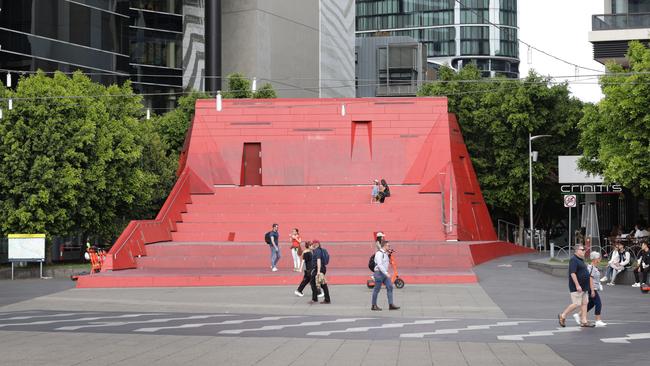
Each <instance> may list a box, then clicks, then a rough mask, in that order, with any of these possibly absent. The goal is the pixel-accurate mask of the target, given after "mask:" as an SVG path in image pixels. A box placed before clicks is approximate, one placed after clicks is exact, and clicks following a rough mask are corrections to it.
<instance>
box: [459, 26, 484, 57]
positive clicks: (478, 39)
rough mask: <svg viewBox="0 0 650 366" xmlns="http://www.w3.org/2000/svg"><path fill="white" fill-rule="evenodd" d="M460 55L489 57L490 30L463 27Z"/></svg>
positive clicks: (461, 30) (461, 29)
mask: <svg viewBox="0 0 650 366" xmlns="http://www.w3.org/2000/svg"><path fill="white" fill-rule="evenodd" d="M460 54H461V55H489V54H490V29H489V28H488V27H461V28H460Z"/></svg>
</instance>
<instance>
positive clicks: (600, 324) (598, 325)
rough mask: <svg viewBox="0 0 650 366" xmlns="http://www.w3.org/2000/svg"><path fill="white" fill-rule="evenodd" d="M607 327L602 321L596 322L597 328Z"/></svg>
mask: <svg viewBox="0 0 650 366" xmlns="http://www.w3.org/2000/svg"><path fill="white" fill-rule="evenodd" d="M606 325H607V323H605V322H604V321H602V320H596V326H597V327H604V326H606Z"/></svg>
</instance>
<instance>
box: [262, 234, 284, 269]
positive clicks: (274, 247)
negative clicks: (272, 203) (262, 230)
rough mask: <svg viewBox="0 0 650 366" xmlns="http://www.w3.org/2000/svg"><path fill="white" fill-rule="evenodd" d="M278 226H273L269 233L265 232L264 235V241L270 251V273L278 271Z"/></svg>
mask: <svg viewBox="0 0 650 366" xmlns="http://www.w3.org/2000/svg"><path fill="white" fill-rule="evenodd" d="M278 228H279V226H278V224H273V226H272V228H271V231H269V232H267V233H266V234H265V235H264V241H265V242H266V244H268V245H269V248H270V249H271V271H273V272H277V271H278V267H277V264H278V261H279V260H280V244H279V242H278V239H279V237H280V235H279V234H278Z"/></svg>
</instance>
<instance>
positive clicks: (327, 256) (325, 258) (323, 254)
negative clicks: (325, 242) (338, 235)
mask: <svg viewBox="0 0 650 366" xmlns="http://www.w3.org/2000/svg"><path fill="white" fill-rule="evenodd" d="M320 250H321V255H320V259H321V262H322V263H323V265H324V266H326V265H328V264H329V263H330V254H329V253H328V252H327V249H324V248H320Z"/></svg>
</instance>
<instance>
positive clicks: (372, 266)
mask: <svg viewBox="0 0 650 366" xmlns="http://www.w3.org/2000/svg"><path fill="white" fill-rule="evenodd" d="M375 254H377V253H373V255H371V256H370V260H369V261H368V269H369V270H370V272H374V271H375V267H376V266H377V264H376V263H375Z"/></svg>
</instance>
